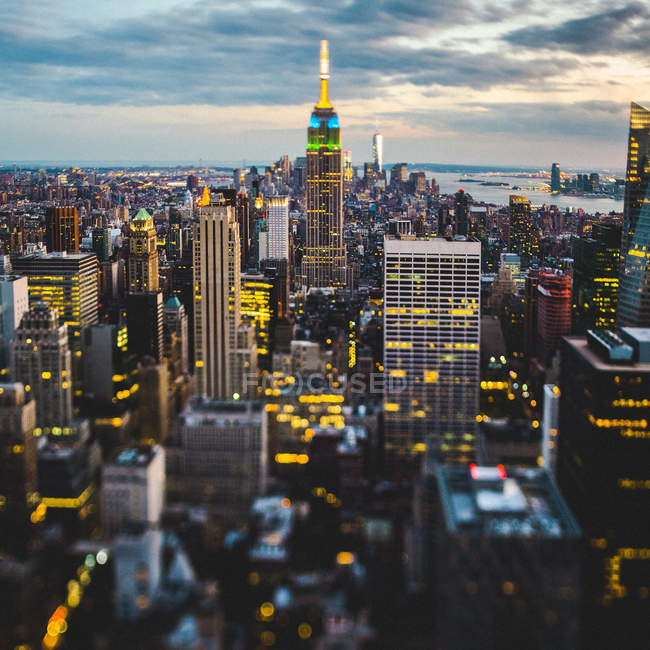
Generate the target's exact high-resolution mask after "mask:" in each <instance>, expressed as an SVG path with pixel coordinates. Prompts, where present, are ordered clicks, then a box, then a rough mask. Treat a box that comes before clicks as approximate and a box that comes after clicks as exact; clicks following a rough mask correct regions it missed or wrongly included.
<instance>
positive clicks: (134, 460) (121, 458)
mask: <svg viewBox="0 0 650 650" xmlns="http://www.w3.org/2000/svg"><path fill="white" fill-rule="evenodd" d="M159 451H160V447H158V446H157V445H156V446H154V447H139V448H128V449H123V450H122V451H121V452H120V453H119V455H118V456H117V458H116V459H115V465H119V466H120V467H146V466H147V465H149V463H150V462H151V460H152V459H153V458H154V456H155V455H156V454H157V453H159Z"/></svg>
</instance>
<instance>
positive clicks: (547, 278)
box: [537, 269, 571, 365]
mask: <svg viewBox="0 0 650 650" xmlns="http://www.w3.org/2000/svg"><path fill="white" fill-rule="evenodd" d="M570 333H571V276H570V275H566V274H565V273H563V272H562V271H558V270H555V269H544V270H543V271H541V272H540V275H539V284H538V285H537V356H538V358H539V359H540V360H541V361H542V362H543V363H544V364H545V365H546V364H548V363H550V361H551V358H552V356H553V355H554V354H555V352H556V351H557V350H558V348H559V345H560V341H561V339H562V337H563V336H568V335H569V334H570Z"/></svg>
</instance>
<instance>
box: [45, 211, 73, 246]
mask: <svg viewBox="0 0 650 650" xmlns="http://www.w3.org/2000/svg"><path fill="white" fill-rule="evenodd" d="M45 243H46V245H47V250H48V251H49V252H52V251H66V252H67V253H78V252H79V215H78V214H77V208H72V207H66V208H57V207H52V208H48V209H47V212H46V213H45Z"/></svg>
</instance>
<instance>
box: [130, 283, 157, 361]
mask: <svg viewBox="0 0 650 650" xmlns="http://www.w3.org/2000/svg"><path fill="white" fill-rule="evenodd" d="M126 326H127V330H128V334H129V354H135V355H137V356H138V357H143V356H150V357H153V359H155V361H156V363H162V360H163V352H164V344H163V297H162V291H147V292H146V293H145V292H139V293H129V294H128V295H127V296H126Z"/></svg>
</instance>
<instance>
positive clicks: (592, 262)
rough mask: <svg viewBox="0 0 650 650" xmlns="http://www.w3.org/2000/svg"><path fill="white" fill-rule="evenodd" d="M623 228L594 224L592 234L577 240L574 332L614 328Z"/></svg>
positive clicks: (574, 243)
mask: <svg viewBox="0 0 650 650" xmlns="http://www.w3.org/2000/svg"><path fill="white" fill-rule="evenodd" d="M620 248H621V228H620V226H616V225H610V224H596V223H595V224H593V226H592V229H591V236H590V237H581V238H575V239H574V240H573V305H572V307H573V309H572V316H573V324H572V331H573V333H574V334H585V333H586V332H587V330H588V329H590V328H594V327H606V328H610V327H613V326H614V324H615V322H616V304H617V302H618V287H619V266H620V261H621V255H620Z"/></svg>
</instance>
